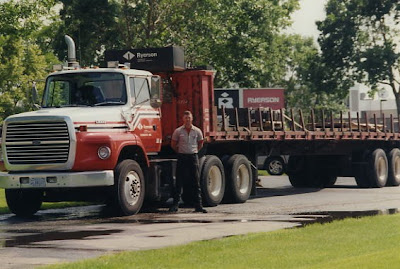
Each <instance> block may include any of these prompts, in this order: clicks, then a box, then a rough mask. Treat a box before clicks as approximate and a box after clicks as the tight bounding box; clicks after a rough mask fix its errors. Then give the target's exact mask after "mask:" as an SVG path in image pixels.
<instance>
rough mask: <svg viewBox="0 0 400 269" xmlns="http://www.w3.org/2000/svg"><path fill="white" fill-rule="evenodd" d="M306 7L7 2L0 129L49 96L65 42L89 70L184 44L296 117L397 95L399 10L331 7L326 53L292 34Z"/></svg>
mask: <svg viewBox="0 0 400 269" xmlns="http://www.w3.org/2000/svg"><path fill="white" fill-rule="evenodd" d="M298 8H299V0H173V1H171V0H108V1H107V0H59V1H57V0H40V1H34V0H8V1H5V2H2V3H0V95H1V98H0V120H3V119H4V118H5V117H6V116H8V115H11V114H14V113H18V112H21V111H26V110H29V109H32V100H31V97H30V87H31V84H32V82H34V81H35V82H37V84H38V88H39V90H40V89H43V83H44V82H43V79H44V78H45V76H46V74H47V73H48V72H49V71H50V69H51V66H52V64H56V63H59V62H60V61H65V59H66V55H67V48H66V44H65V43H64V38H63V36H64V35H65V34H68V35H70V36H72V37H73V38H74V40H75V42H76V46H77V57H78V60H79V61H80V63H81V65H83V66H91V65H99V64H100V63H101V62H102V61H103V57H104V51H105V50H108V49H126V48H145V47H164V46H169V45H178V46H181V47H183V48H184V49H185V55H186V61H187V62H188V63H189V64H190V65H192V66H203V65H210V66H212V67H213V68H214V69H215V70H216V76H215V86H216V87H234V86H239V87H271V86H282V87H284V88H285V89H287V90H286V103H287V104H286V105H287V106H288V107H290V108H294V109H297V108H310V107H314V108H316V109H330V110H335V111H338V110H341V109H343V108H344V105H343V99H344V98H345V97H346V95H347V94H348V89H349V88H350V87H351V86H352V85H353V84H354V83H355V82H364V83H367V84H369V85H371V86H372V89H375V90H376V89H379V86H380V85H382V84H388V85H391V86H392V88H393V90H394V91H395V92H397V93H398V91H399V83H398V82H399V74H398V72H399V68H398V67H399V51H398V45H397V43H396V34H398V33H397V30H396V29H397V26H398V19H399V12H400V7H399V4H398V3H397V1H395V0H378V1H377V0H356V1H355V0H343V1H342V0H341V1H339V0H329V1H328V4H327V6H326V11H327V17H326V19H325V20H324V21H321V22H319V23H318V28H319V30H320V31H321V35H320V37H319V41H318V42H319V46H320V49H319V48H318V45H317V44H315V42H314V41H313V39H312V38H311V37H302V36H299V35H293V34H285V32H284V29H286V28H287V27H289V26H290V25H291V23H292V22H291V19H290V16H291V15H292V14H293V12H294V11H296V10H297V9H298ZM397 42H398V40H397ZM396 97H397V98H398V99H399V100H400V96H399V95H398V94H397V95H396Z"/></svg>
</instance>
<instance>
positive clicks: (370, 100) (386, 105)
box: [349, 84, 397, 118]
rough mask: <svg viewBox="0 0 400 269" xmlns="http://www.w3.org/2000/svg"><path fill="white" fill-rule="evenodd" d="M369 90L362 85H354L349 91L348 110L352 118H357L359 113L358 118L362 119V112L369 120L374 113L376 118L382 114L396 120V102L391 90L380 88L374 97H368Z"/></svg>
mask: <svg viewBox="0 0 400 269" xmlns="http://www.w3.org/2000/svg"><path fill="white" fill-rule="evenodd" d="M369 90H370V89H369V88H368V87H367V86H365V85H362V84H356V85H355V86H354V87H352V88H351V89H350V95H349V109H350V112H351V116H352V117H353V118H355V117H357V112H359V114H360V117H364V114H363V113H364V112H367V115H368V117H369V118H372V117H373V114H374V113H375V114H376V116H377V117H378V118H380V117H381V115H382V113H383V114H385V117H386V118H388V117H389V115H390V114H393V117H395V118H397V109H396V101H395V97H394V94H393V91H392V89H391V88H389V87H388V88H382V89H381V90H380V91H378V92H377V93H376V94H375V95H374V96H372V97H370V96H369V95H368V91H369Z"/></svg>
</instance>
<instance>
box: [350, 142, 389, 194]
mask: <svg viewBox="0 0 400 269" xmlns="http://www.w3.org/2000/svg"><path fill="white" fill-rule="evenodd" d="M364 160H365V164H362V165H360V166H359V167H358V171H357V172H356V175H355V178H356V182H357V185H358V186H359V187H361V188H371V187H372V188H382V187H384V186H385V185H386V183H387V180H388V174H389V169H388V160H387V158H386V154H385V152H384V151H383V150H382V149H376V150H374V151H373V152H372V153H370V154H368V155H366V156H365V159H364Z"/></svg>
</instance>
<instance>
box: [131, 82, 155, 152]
mask: <svg viewBox="0 0 400 269" xmlns="http://www.w3.org/2000/svg"><path fill="white" fill-rule="evenodd" d="M129 87H130V94H131V102H132V122H131V124H130V128H131V130H132V131H133V132H134V133H135V134H136V135H137V136H139V137H140V139H141V140H142V143H143V145H144V148H145V149H146V152H147V153H153V152H154V153H155V152H159V151H160V149H161V142H162V140H161V138H162V136H161V135H162V134H161V115H160V109H159V108H153V107H152V106H150V87H149V81H148V78H147V77H130V78H129Z"/></svg>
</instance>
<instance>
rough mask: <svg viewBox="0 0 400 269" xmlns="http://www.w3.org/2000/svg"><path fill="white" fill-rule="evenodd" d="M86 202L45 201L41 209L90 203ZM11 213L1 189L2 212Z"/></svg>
mask: <svg viewBox="0 0 400 269" xmlns="http://www.w3.org/2000/svg"><path fill="white" fill-rule="evenodd" d="M89 204H90V203H86V202H59V203H43V204H42V207H41V209H50V208H65V207H71V206H81V205H89ZM6 213H10V210H8V207H7V202H6V197H5V192H4V189H0V214H6Z"/></svg>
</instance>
